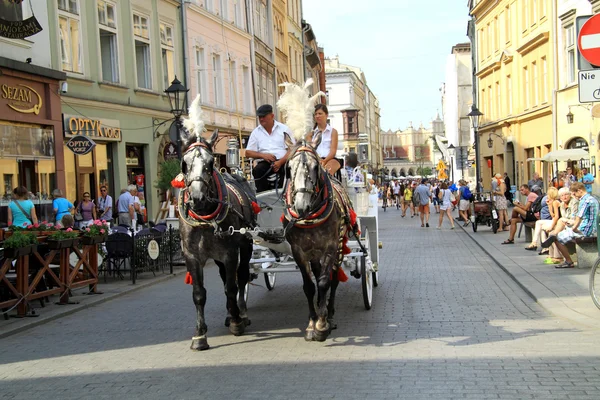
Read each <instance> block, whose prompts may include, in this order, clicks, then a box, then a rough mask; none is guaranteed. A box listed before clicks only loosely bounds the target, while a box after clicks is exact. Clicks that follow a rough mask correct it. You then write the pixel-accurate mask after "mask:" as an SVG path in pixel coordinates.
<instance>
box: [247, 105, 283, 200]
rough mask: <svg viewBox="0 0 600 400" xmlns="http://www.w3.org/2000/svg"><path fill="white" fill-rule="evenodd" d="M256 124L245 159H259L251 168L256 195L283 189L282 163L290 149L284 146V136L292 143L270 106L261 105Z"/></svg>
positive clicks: (257, 112)
mask: <svg viewBox="0 0 600 400" xmlns="http://www.w3.org/2000/svg"><path fill="white" fill-rule="evenodd" d="M256 115H257V117H258V121H259V125H258V126H257V127H256V128H255V129H254V130H253V131H252V133H250V138H249V139H248V145H247V146H246V157H248V158H253V159H255V160H259V162H258V163H257V164H256V165H255V166H254V168H252V175H253V176H254V182H255V185H256V191H257V192H264V191H266V190H269V189H272V188H274V187H275V186H277V187H283V181H284V179H285V163H286V161H287V158H288V155H289V149H288V148H287V145H286V144H285V137H286V134H287V135H288V136H289V138H290V140H292V141H293V140H294V138H293V134H292V132H291V131H290V128H288V127H287V126H286V125H284V124H282V123H281V122H279V121H276V120H275V114H273V106H271V105H270V104H264V105H262V106H260V107H258V109H257V110H256Z"/></svg>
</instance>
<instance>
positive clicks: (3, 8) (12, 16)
mask: <svg viewBox="0 0 600 400" xmlns="http://www.w3.org/2000/svg"><path fill="white" fill-rule="evenodd" d="M0 15H2V19H4V20H6V21H22V20H23V4H22V3H20V2H15V1H13V2H11V1H8V2H7V1H0Z"/></svg>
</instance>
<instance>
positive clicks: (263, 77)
mask: <svg viewBox="0 0 600 400" xmlns="http://www.w3.org/2000/svg"><path fill="white" fill-rule="evenodd" d="M260 88H261V93H262V95H261V99H262V101H261V103H263V104H265V103H268V101H267V99H268V97H267V72H266V71H265V70H264V69H263V70H262V71H261V74H260Z"/></svg>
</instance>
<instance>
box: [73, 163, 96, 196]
mask: <svg viewBox="0 0 600 400" xmlns="http://www.w3.org/2000/svg"><path fill="white" fill-rule="evenodd" d="M85 192H89V193H90V196H91V198H92V200H94V201H95V200H96V198H97V197H96V196H97V193H96V174H95V173H94V168H93V167H80V168H79V171H78V176H77V200H79V201H81V200H83V193H85Z"/></svg>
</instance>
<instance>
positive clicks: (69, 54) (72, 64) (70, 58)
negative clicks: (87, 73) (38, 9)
mask: <svg viewBox="0 0 600 400" xmlns="http://www.w3.org/2000/svg"><path fill="white" fill-rule="evenodd" d="M80 25H81V19H80V17H79V4H78V3H77V0H71V1H67V0H59V2H58V28H59V29H58V34H59V38H60V56H61V63H62V69H63V71H69V72H77V73H82V72H83V68H82V63H81V30H80Z"/></svg>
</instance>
